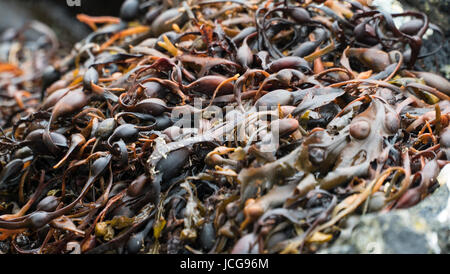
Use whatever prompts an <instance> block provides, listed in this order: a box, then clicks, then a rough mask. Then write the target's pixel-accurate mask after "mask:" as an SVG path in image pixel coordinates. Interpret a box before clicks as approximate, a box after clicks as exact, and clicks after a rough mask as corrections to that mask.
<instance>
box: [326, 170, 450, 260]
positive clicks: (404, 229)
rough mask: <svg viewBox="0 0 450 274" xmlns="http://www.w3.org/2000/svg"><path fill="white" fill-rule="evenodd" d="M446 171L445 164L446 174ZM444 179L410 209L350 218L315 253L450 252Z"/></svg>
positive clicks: (449, 193) (449, 187) (448, 191)
mask: <svg viewBox="0 0 450 274" xmlns="http://www.w3.org/2000/svg"><path fill="white" fill-rule="evenodd" d="M449 170H450V165H447V166H446V171H447V173H446V174H447V175H448V171H449ZM446 181H447V182H444V183H443V182H441V187H439V188H438V189H437V190H436V191H435V192H434V193H433V194H431V195H430V196H428V197H427V198H426V199H425V200H423V201H422V202H421V203H419V204H418V205H416V206H414V207H412V208H409V209H403V210H394V211H391V212H389V213H385V214H380V213H371V214H367V215H365V216H352V217H349V218H348V219H347V220H346V224H345V228H344V230H343V231H342V232H341V235H340V237H339V238H338V239H337V240H336V241H335V242H334V243H332V244H331V246H328V247H327V248H325V249H323V250H321V251H320V252H318V253H322V254H327V253H332V254H349V253H363V254H368V253H376V254H435V253H443V254H448V253H450V204H449V200H450V178H448V177H446Z"/></svg>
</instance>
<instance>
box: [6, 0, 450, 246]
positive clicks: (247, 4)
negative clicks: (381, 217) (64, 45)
mask: <svg viewBox="0 0 450 274" xmlns="http://www.w3.org/2000/svg"><path fill="white" fill-rule="evenodd" d="M370 2H371V1H369V0H357V1H356V0H344V1H339V0H327V1H323V0H317V1H311V0H306V1H273V0H267V1H260V0H253V1H241V0H229V1H222V0H202V1H195V0H191V1H138V0H126V1H125V2H124V4H123V5H122V8H121V10H120V18H116V17H107V16H103V17H92V16H89V15H86V14H79V15H78V16H77V18H78V20H80V21H81V22H83V23H85V24H87V25H88V26H89V27H90V28H92V33H91V34H90V35H88V36H87V37H86V38H85V39H83V40H82V41H80V42H78V43H77V44H75V45H74V47H73V48H72V49H71V50H70V51H65V50H63V49H61V48H60V46H59V41H58V38H57V37H56V35H55V34H54V33H53V31H52V30H51V29H50V28H48V27H47V26H45V25H44V24H42V23H39V22H36V21H32V22H30V23H29V24H26V25H25V26H23V27H22V28H20V29H10V30H8V31H6V32H4V33H3V34H2V35H1V37H0V106H1V107H0V202H1V203H0V214H1V215H0V251H1V252H3V253H120V254H122V253H131V254H133V253H196V254H197V253H314V252H316V251H317V250H318V249H320V248H322V247H324V246H327V245H328V244H330V243H332V242H333V241H334V240H335V239H336V238H337V237H339V233H340V224H341V223H342V221H343V220H344V219H345V218H346V217H347V216H349V215H350V214H365V213H367V212H388V211H391V210H395V209H400V208H408V207H411V206H413V205H415V204H417V203H419V202H420V201H421V200H422V199H424V198H425V197H426V196H427V195H429V194H431V193H432V192H433V191H434V190H435V189H436V188H438V187H439V182H437V180H436V176H437V175H438V174H439V172H440V170H441V169H442V167H443V166H445V165H446V164H448V163H449V160H450V129H449V126H448V125H449V115H450V101H449V96H450V83H449V82H448V81H447V80H446V79H445V78H443V77H441V76H439V75H436V74H433V73H430V72H426V71H421V68H420V67H418V66H416V63H417V61H418V60H420V59H424V58H428V57H430V56H433V55H434V54H435V53H436V52H438V51H439V50H440V47H437V48H436V49H434V50H433V51H431V52H424V50H423V49H422V48H423V47H422V46H423V45H424V43H426V40H424V39H423V37H424V35H425V33H426V32H427V31H429V30H432V31H433V32H435V33H437V34H439V35H440V37H441V38H442V39H445V37H444V36H443V34H442V31H441V29H440V28H439V27H438V26H437V25H435V24H433V23H431V22H430V21H429V19H428V17H427V16H426V15H425V14H424V13H421V12H415V11H406V12H403V13H397V14H390V13H388V12H385V11H379V10H376V9H375V8H374V7H371V6H370V4H371V3H370ZM400 17H401V18H404V19H406V23H404V24H402V25H400V26H397V25H396V23H395V22H394V20H395V19H396V18H400ZM421 49H422V50H421Z"/></svg>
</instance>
